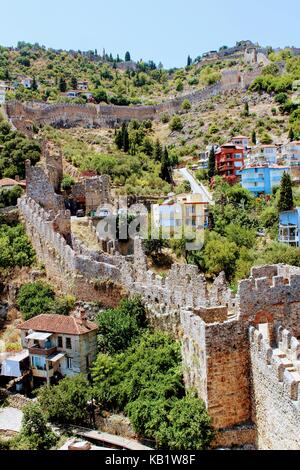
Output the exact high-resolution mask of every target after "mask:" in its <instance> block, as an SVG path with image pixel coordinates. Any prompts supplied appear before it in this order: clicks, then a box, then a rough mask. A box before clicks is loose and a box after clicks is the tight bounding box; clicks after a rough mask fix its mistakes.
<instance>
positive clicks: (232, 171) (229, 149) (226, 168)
mask: <svg viewBox="0 0 300 470" xmlns="http://www.w3.org/2000/svg"><path fill="white" fill-rule="evenodd" d="M244 154H245V150H244V147H241V146H240V145H236V144H234V143H232V142H229V143H228V144H224V145H222V146H221V147H220V148H219V149H218V150H217V152H216V167H217V173H218V175H220V176H222V177H223V178H224V179H225V180H226V181H227V182H228V183H230V184H234V183H237V182H238V181H239V180H240V177H241V169H242V168H243V166H244Z"/></svg>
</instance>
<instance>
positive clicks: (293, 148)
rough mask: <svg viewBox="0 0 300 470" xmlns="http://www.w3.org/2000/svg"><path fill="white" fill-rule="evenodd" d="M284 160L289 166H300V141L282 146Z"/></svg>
mask: <svg viewBox="0 0 300 470" xmlns="http://www.w3.org/2000/svg"><path fill="white" fill-rule="evenodd" d="M282 159H283V160H284V162H285V163H286V164H287V165H288V166H291V167H293V166H300V141H299V140H298V141H294V142H289V143H288V144H286V145H283V146H282Z"/></svg>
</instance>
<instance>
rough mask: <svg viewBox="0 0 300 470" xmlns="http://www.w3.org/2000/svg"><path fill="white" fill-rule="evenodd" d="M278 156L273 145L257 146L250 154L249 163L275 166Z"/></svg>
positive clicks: (276, 149) (275, 146) (276, 147)
mask: <svg viewBox="0 0 300 470" xmlns="http://www.w3.org/2000/svg"><path fill="white" fill-rule="evenodd" d="M278 156H279V151H278V146H277V145H275V144H270V145H258V146H256V147H254V148H253V149H252V151H251V154H250V161H251V163H257V164H263V163H267V164H268V165H276V164H277V160H278Z"/></svg>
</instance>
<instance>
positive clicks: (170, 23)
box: [0, 0, 300, 67]
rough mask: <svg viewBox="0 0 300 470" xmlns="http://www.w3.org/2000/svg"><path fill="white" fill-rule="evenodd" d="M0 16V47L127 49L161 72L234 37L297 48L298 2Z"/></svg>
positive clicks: (31, 7) (170, 2)
mask: <svg viewBox="0 0 300 470" xmlns="http://www.w3.org/2000/svg"><path fill="white" fill-rule="evenodd" d="M0 18H1V23H0V44H2V45H6V46H9V45H16V43H17V42H18V41H19V40H23V41H28V42H39V43H40V44H44V45H45V46H47V47H53V48H57V49H58V48H61V49H75V50H77V49H81V50H87V49H95V48H96V49H98V52H99V51H102V49H103V47H105V48H106V51H107V52H112V53H113V54H114V55H116V54H117V53H119V54H120V56H122V57H123V56H124V54H125V52H126V50H129V51H130V52H131V55H132V57H133V58H134V59H136V60H137V59H140V58H143V59H145V60H149V59H152V60H154V61H155V62H159V61H161V62H162V63H163V64H164V66H165V67H175V66H178V67H180V66H183V65H185V64H186V58H187V55H188V54H190V55H191V56H192V57H193V58H194V57H196V56H197V55H199V54H201V53H203V52H206V51H207V50H212V49H217V48H219V47H220V46H222V45H232V44H234V43H235V42H236V41H237V40H241V39H251V40H253V41H254V42H256V41H258V42H259V43H260V44H262V45H272V46H274V47H278V46H282V47H284V46H287V45H290V46H292V45H294V46H299V47H300V34H299V18H300V2H299V0H286V1H284V2H282V1H278V0H250V1H249V2H248V4H246V2H242V1H241V0H239V1H238V0H214V1H213V0H211V1H208V0H207V1H203V0H180V1H179V0H146V1H145V0H127V1H126V0H105V1H104V0H81V1H80V0H49V1H47V2H46V1H43V0H13V2H12V3H10V2H9V1H4V0H3V1H2V2H1V5H0Z"/></svg>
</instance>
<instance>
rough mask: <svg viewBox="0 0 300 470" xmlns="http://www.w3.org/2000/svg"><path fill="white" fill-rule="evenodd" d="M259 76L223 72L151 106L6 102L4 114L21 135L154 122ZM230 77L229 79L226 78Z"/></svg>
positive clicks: (243, 87)
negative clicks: (46, 129)
mask: <svg viewBox="0 0 300 470" xmlns="http://www.w3.org/2000/svg"><path fill="white" fill-rule="evenodd" d="M259 74H260V71H259V69H258V68H257V69H255V70H253V71H252V72H239V71H238V70H229V71H225V72H224V74H223V76H222V79H221V80H220V81H219V82H218V83H216V84H215V85H212V86H208V87H206V88H204V89H203V90H198V91H194V92H192V93H189V94H187V95H182V96H180V97H176V98H173V99H170V100H168V101H165V102H163V103H160V104H157V105H153V106H114V105H93V104H87V105H78V104H72V103H63V104H52V105H49V104H46V103H41V102H30V103H20V102H14V101H8V102H7V103H6V105H5V108H6V114H7V116H8V118H9V120H10V121H11V123H12V124H13V126H14V127H16V128H17V129H19V130H21V131H23V132H32V130H33V127H34V126H38V127H39V126H44V125H53V126H55V127H61V128H68V127H76V126H81V127H86V128H93V127H116V126H118V125H120V124H121V123H122V122H128V121H130V120H132V119H137V120H147V119H150V120H155V119H159V118H160V116H161V115H162V114H163V113H168V114H174V113H176V112H178V111H179V110H180V107H181V104H182V102H183V101H184V100H185V99H188V100H190V102H191V103H192V104H197V103H201V102H203V101H205V100H207V99H209V98H212V97H213V96H217V95H220V94H222V93H226V92H230V91H235V90H242V89H245V88H247V87H248V86H249V85H250V84H251V82H252V81H253V80H254V79H255V78H256V77H257V76H258V75H259ZM229 75H230V79H228V76H229Z"/></svg>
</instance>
